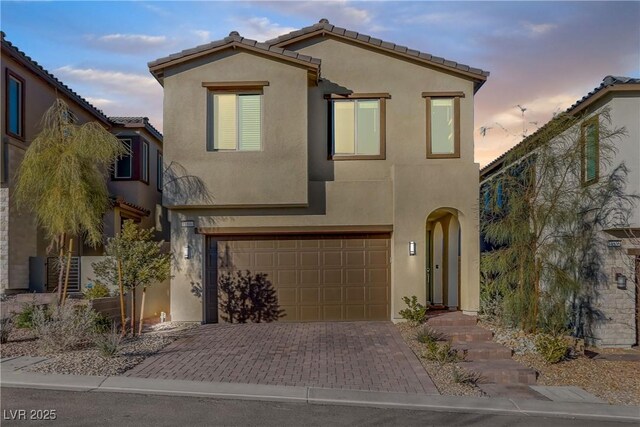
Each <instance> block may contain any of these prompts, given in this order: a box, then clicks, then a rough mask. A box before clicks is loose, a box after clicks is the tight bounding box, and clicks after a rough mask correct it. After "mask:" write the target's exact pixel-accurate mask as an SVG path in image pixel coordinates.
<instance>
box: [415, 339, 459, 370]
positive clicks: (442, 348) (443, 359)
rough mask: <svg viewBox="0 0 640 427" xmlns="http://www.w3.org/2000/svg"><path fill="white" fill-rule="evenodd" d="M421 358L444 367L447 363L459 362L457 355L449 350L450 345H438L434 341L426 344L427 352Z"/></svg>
mask: <svg viewBox="0 0 640 427" xmlns="http://www.w3.org/2000/svg"><path fill="white" fill-rule="evenodd" d="M423 357H424V358H425V359H427V360H431V361H433V362H436V363H438V364H439V365H445V364H447V363H453V362H457V361H459V360H460V357H459V356H458V353H457V352H456V351H455V350H453V349H452V348H451V344H449V343H444V344H438V343H437V342H435V341H432V342H430V343H428V344H427V351H426V353H424V355H423Z"/></svg>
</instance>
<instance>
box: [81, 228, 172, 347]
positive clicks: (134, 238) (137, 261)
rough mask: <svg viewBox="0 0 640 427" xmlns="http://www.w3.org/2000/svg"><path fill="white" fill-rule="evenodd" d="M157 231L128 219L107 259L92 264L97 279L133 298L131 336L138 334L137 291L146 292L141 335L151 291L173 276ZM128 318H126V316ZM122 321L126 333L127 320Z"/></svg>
mask: <svg viewBox="0 0 640 427" xmlns="http://www.w3.org/2000/svg"><path fill="white" fill-rule="evenodd" d="M154 232H155V230H154V229H153V228H148V229H143V228H140V227H139V226H138V225H137V224H136V223H135V222H133V221H131V220H126V221H124V223H123V227H122V230H121V231H120V233H119V235H116V236H115V237H111V238H109V239H108V240H107V244H106V246H105V258H104V259H103V260H101V261H98V262H95V263H93V264H92V266H93V271H94V273H95V275H96V277H97V278H98V279H99V280H101V281H102V282H104V283H108V284H110V285H112V286H118V287H119V288H120V295H121V296H122V295H123V291H124V289H126V290H127V291H128V292H130V298H131V308H130V313H131V318H130V321H131V334H132V335H135V333H136V332H135V331H136V328H135V322H136V290H137V289H142V301H141V305H140V321H139V324H138V335H139V334H140V333H141V332H142V325H143V319H144V302H145V296H146V292H147V288H148V287H149V286H152V285H153V284H154V283H159V282H163V281H165V280H167V279H169V277H170V275H171V255H170V254H169V253H164V252H163V250H162V246H163V245H164V242H163V241H154V240H153V235H154ZM120 305H121V307H120V308H121V313H123V312H124V300H123V299H122V298H121V299H120ZM122 317H124V316H122ZM121 320H122V329H123V333H124V330H125V321H124V319H121Z"/></svg>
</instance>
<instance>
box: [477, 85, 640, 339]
mask: <svg viewBox="0 0 640 427" xmlns="http://www.w3.org/2000/svg"><path fill="white" fill-rule="evenodd" d="M603 109H608V110H609V114H610V116H611V124H610V126H611V128H613V129H615V128H623V127H624V128H625V129H626V131H627V134H626V135H625V136H624V137H623V138H621V139H620V140H617V141H615V144H616V149H617V152H616V154H615V157H614V158H612V159H611V164H610V165H609V164H604V162H603V161H600V158H599V156H598V155H597V152H598V150H594V151H593V153H594V155H595V156H596V157H595V158H594V159H593V160H591V159H588V158H584V157H583V159H584V160H583V166H582V167H583V171H582V174H583V179H584V180H588V181H585V182H583V184H587V183H590V182H593V180H598V179H599V178H600V177H601V176H605V175H606V174H607V173H608V170H609V168H611V167H615V166H617V165H619V164H621V163H622V162H624V163H625V164H626V166H627V167H628V169H629V175H628V177H627V187H626V191H627V193H628V194H635V195H640V79H638V78H631V77H614V76H607V77H605V78H604V79H603V81H602V83H601V84H600V85H599V86H598V87H597V88H595V89H594V90H593V91H592V92H590V93H588V94H587V95H586V96H584V97H583V98H582V99H580V100H579V101H577V102H576V103H575V104H573V105H572V106H571V107H569V109H568V110H567V111H566V113H568V114H571V115H576V116H581V115H583V117H584V119H583V120H582V121H581V124H580V126H582V128H583V132H585V129H586V128H587V127H590V128H589V129H595V133H594V135H596V137H595V140H594V143H595V144H596V147H597V144H598V140H597V135H598V132H597V129H598V126H599V125H600V120H602V119H600V118H599V117H598V113H599V112H601V111H602V110H603ZM593 126H595V128H594V127H593ZM533 137H535V134H534V135H531V136H530V137H529V138H533ZM527 140H528V139H525V140H524V141H523V142H521V143H520V144H523V143H525V142H527ZM511 150H513V148H512V149H511ZM511 150H510V151H511ZM585 152H587V151H586V150H585ZM508 153H509V152H507V153H505V154H503V155H501V156H500V157H498V158H497V159H495V160H494V161H492V162H491V163H489V164H488V165H487V166H485V167H484V168H482V170H481V171H480V185H481V188H482V189H483V190H482V191H483V197H487V199H491V198H492V197H491V196H489V195H487V194H484V192H485V190H484V188H489V186H487V185H486V184H488V183H489V182H491V181H492V180H496V179H500V174H501V173H502V172H503V171H504V170H505V168H508V167H509V164H505V159H506V158H507V154H508ZM587 155H588V154H587ZM586 165H593V167H591V168H590V169H589V170H586V168H587V166H586ZM602 233H603V239H604V240H609V242H610V247H609V248H608V249H607V250H606V252H604V253H603V254H602V256H603V257H604V262H603V264H604V271H605V273H606V275H607V279H606V283H604V284H603V286H601V287H600V288H599V289H598V290H597V298H596V300H595V301H592V304H593V309H595V310H597V311H599V312H601V313H603V314H604V319H602V320H599V321H594V323H593V324H592V325H591V327H590V330H591V336H588V337H586V338H587V340H588V341H591V343H592V344H594V345H597V346H601V347H630V346H632V345H634V344H638V332H640V317H639V316H638V313H639V312H640V300H639V293H638V290H639V287H638V280H639V276H640V206H638V205H636V206H635V208H634V210H633V211H632V213H631V218H630V221H629V226H628V228H625V229H610V230H609V229H608V230H602ZM618 279H620V281H621V282H620V287H619V286H618V284H619V280H618ZM622 282H626V286H625V287H624V288H622ZM621 288H622V289H621Z"/></svg>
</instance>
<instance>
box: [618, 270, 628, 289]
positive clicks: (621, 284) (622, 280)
mask: <svg viewBox="0 0 640 427" xmlns="http://www.w3.org/2000/svg"><path fill="white" fill-rule="evenodd" d="M616 285H617V286H618V289H627V276H625V275H624V274H622V273H617V274H616Z"/></svg>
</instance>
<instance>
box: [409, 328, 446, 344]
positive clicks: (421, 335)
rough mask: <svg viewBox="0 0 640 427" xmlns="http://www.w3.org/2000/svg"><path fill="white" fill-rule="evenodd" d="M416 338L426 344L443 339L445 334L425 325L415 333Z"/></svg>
mask: <svg viewBox="0 0 640 427" xmlns="http://www.w3.org/2000/svg"><path fill="white" fill-rule="evenodd" d="M416 339H417V340H418V342H421V343H422V344H428V343H430V342H435V341H444V340H445V336H444V334H442V333H440V332H438V331H436V330H434V329H432V328H430V327H428V326H425V327H424V328H422V329H421V330H420V331H419V332H418V333H417V334H416Z"/></svg>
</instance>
